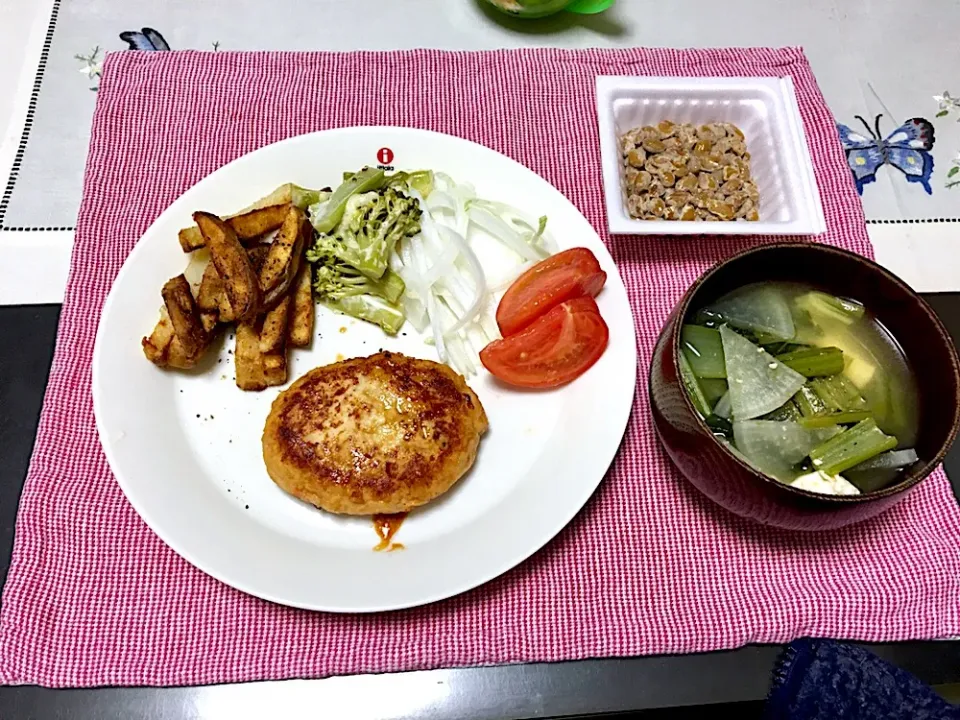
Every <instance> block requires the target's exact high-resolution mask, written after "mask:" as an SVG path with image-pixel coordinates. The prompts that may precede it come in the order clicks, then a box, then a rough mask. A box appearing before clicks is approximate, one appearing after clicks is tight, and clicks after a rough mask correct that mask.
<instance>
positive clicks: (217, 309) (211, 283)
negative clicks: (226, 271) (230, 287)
mask: <svg viewBox="0 0 960 720" xmlns="http://www.w3.org/2000/svg"><path fill="white" fill-rule="evenodd" d="M197 307H198V308H200V312H201V313H204V314H211V313H212V314H216V316H217V319H218V320H219V321H220V322H233V308H232V307H230V301H229V300H227V291H226V290H225V289H224V287H223V280H222V279H221V278H220V273H218V272H217V266H216V265H214V264H213V262H209V263H207V267H206V268H204V270H203V277H202V278H201V279H200V287H198V288H197Z"/></svg>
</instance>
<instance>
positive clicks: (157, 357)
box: [140, 307, 200, 370]
mask: <svg viewBox="0 0 960 720" xmlns="http://www.w3.org/2000/svg"><path fill="white" fill-rule="evenodd" d="M140 344H141V345H142V346H143V354H144V355H146V357H147V360H149V361H150V362H152V363H153V364H154V365H156V366H157V367H161V368H175V369H177V370H189V369H190V368H192V367H193V366H194V365H196V364H197V361H198V360H199V359H200V358H199V356H196V357H190V356H188V355H187V354H186V352H184V349H183V345H181V344H180V340H179V338H177V334H176V332H175V331H174V329H173V323H172V322H171V321H170V316H169V314H167V308H166V307H161V308H160V320H158V321H157V324H156V326H155V327H154V328H153V332H151V333H150V335H149V337H145V338H143V340H141V341H140Z"/></svg>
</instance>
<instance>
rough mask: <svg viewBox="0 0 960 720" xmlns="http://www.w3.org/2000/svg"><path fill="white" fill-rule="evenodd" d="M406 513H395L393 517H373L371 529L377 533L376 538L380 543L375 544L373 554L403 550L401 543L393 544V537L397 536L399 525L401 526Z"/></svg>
mask: <svg viewBox="0 0 960 720" xmlns="http://www.w3.org/2000/svg"><path fill="white" fill-rule="evenodd" d="M406 517H407V513H397V514H395V515H374V516H373V529H374V530H376V531H377V537H379V538H380V542H379V543H377V544H376V545H375V546H374V548H373V551H374V552H393V551H394V550H403V549H405V548H404V546H403V545H402V544H401V543H395V542H393V536H394V535H396V534H397V530H399V529H400V525H401V524H403V520H404V518H406Z"/></svg>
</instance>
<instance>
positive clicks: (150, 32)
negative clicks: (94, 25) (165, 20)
mask: <svg viewBox="0 0 960 720" xmlns="http://www.w3.org/2000/svg"><path fill="white" fill-rule="evenodd" d="M120 39H121V40H123V41H124V42H125V43H126V44H127V45H128V46H129V48H130V49H131V50H144V51H147V52H154V51H167V50H169V49H170V46H169V45H168V44H167V41H166V40H164V39H163V35H161V34H160V33H158V32H157V31H156V30H154V29H153V28H142V29H141V31H140V32H137V31H136V30H126V31H124V32H122V33H120Z"/></svg>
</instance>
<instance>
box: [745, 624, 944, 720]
mask: <svg viewBox="0 0 960 720" xmlns="http://www.w3.org/2000/svg"><path fill="white" fill-rule="evenodd" d="M764 718H765V720H960V709H958V708H956V707H954V706H952V705H950V704H949V703H947V702H946V701H945V700H944V699H943V698H941V697H940V696H939V695H937V694H936V693H935V692H934V691H933V690H931V689H930V687H928V686H927V685H924V684H923V683H922V682H920V681H919V680H917V678H915V677H914V676H913V675H911V674H910V673H908V672H906V671H905V670H901V669H900V668H897V667H894V666H893V665H890V664H889V663H887V662H885V661H883V660H881V659H880V658H878V657H877V656H876V655H874V654H873V653H871V652H868V651H866V650H863V649H861V648H858V647H853V646H851V645H842V644H840V643H836V642H832V641H830V640H812V639H803V640H796V641H794V642H792V643H791V644H790V645H789V646H787V649H786V650H785V651H784V653H783V655H782V656H781V658H780V660H779V662H778V663H777V667H776V670H775V671H774V679H773V687H772V688H771V690H770V697H769V699H768V700H767V707H766V711H765V714H764Z"/></svg>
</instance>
